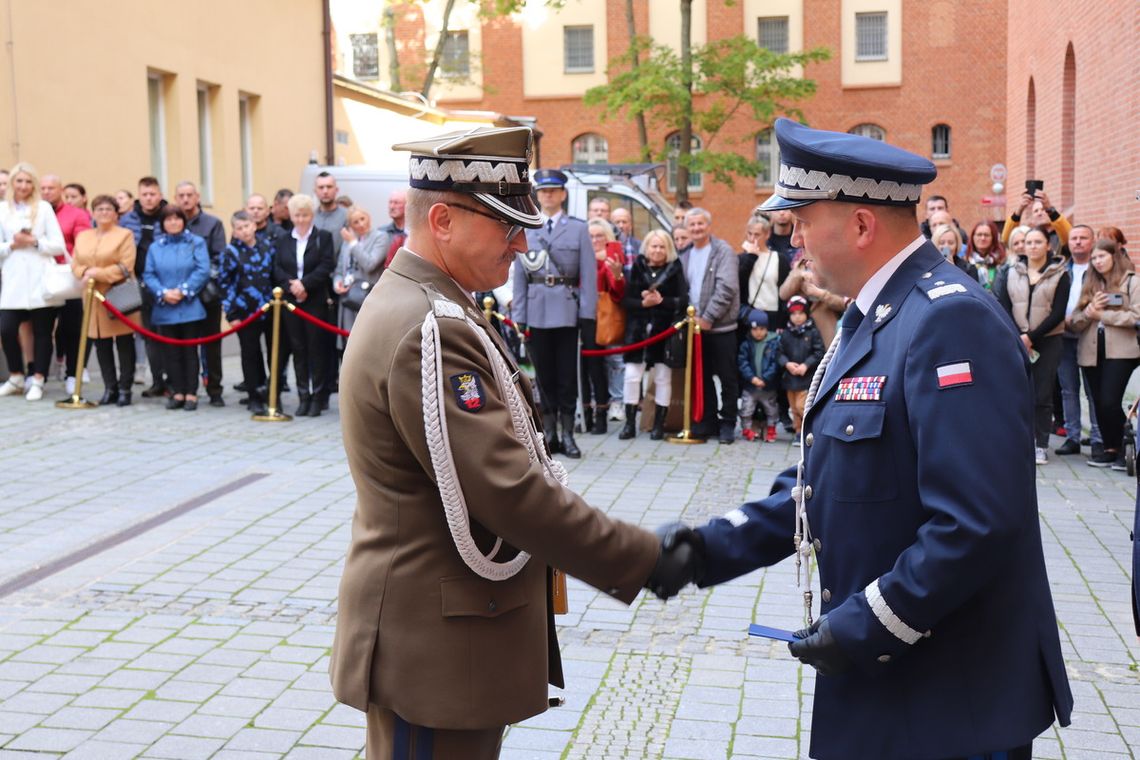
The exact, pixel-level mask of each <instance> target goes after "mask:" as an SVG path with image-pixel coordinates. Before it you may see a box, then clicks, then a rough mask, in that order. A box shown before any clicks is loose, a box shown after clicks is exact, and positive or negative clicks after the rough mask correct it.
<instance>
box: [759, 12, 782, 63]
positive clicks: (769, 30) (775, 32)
mask: <svg viewBox="0 0 1140 760" xmlns="http://www.w3.org/2000/svg"><path fill="white" fill-rule="evenodd" d="M756 26H757V31H756V41H757V43H758V44H759V45H760V47H762V48H764V49H765V50H771V51H772V52H773V53H780V54H783V53H786V52H788V17H787V16H771V17H768V18H761V19H757V20H756Z"/></svg>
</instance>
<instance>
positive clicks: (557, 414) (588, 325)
mask: <svg viewBox="0 0 1140 760" xmlns="http://www.w3.org/2000/svg"><path fill="white" fill-rule="evenodd" d="M533 181H534V186H535V188H536V191H535V194H536V195H537V196H538V207H539V209H540V210H541V212H542V226H541V227H539V228H538V229H536V230H532V229H528V230H527V231H526V243H527V248H528V249H529V250H528V251H527V252H526V253H525V254H523V255H521V256H518V257H516V258H515V263H514V273H513V275H512V282H513V285H514V296H513V298H512V301H511V318H512V319H513V320H514V321H515V323H516V324H518V325H520V326H521V327H522V328H523V331H524V332H525V331H526V330H527V329H528V328H529V330H530V342H529V344H528V350H529V351H530V356H531V360H532V361H533V362H534V371H535V375H536V376H537V377H536V379H537V380H538V391H539V396H540V399H539V400H540V401H541V403H542V417H543V427H544V429H545V430H546V434H547V436H549V439H550V444H551V449H552V450H553V451H555V452H560V453H562V454H565V455H566V456H568V457H570V458H572V459H577V458H579V457H580V456H582V452H581V451H580V450H579V448H578V444H577V443H576V442H575V441H574V409H575V407H576V406H577V403H578V379H577V378H578V330H579V328H581V331H582V334H583V335H585V336H593V335H594V332H595V329H596V327H595V325H596V323H595V319H596V318H597V317H596V310H597V306H598V274H597V271H598V270H597V263H596V260H595V258H594V247H593V246H592V245H591V244H590V234H589V232H588V231H587V229H586V223H585V222H583V221H582V220H581V219H575V218H574V217H571V216H567V215H566V213H565V212H564V211H563V210H562V204H563V203H564V202H565V200H566V175H565V174H563V173H562V172H560V171H558V170H557V169H539V170H538V171H536V172H535V173H534V180H533ZM591 342H592V341H591ZM556 423H557V424H559V425H561V428H562V430H561V434H558V433H556V430H557V428H556Z"/></svg>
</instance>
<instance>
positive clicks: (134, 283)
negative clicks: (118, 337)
mask: <svg viewBox="0 0 1140 760" xmlns="http://www.w3.org/2000/svg"><path fill="white" fill-rule="evenodd" d="M119 268H120V269H122V270H123V276H124V279H123V280H120V281H119V282H116V283H115V284H114V285H112V286H111V287H110V288H108V289H107V292H106V293H104V294H103V299H104V300H105V301H107V302H108V303H110V304H111V305H112V306H114V307H115V308H116V309H118V310H119V311H121V312H122V313H123V314H133V313H134V312H136V311H138V310H139V309H141V308H142V304H143V297H142V290H141V289H140V288H139V281H138V280H136V279H135V278H134V277H132V276H131V273H130V272H129V271H127V268H126V267H125V266H123V265H122V264H119ZM111 319H115V316H114V315H113V314H112V315H111Z"/></svg>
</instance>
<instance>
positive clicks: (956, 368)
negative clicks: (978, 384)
mask: <svg viewBox="0 0 1140 760" xmlns="http://www.w3.org/2000/svg"><path fill="white" fill-rule="evenodd" d="M935 371H936V372H937V373H938V387H939V389H942V388H955V387H957V386H959V385H973V384H974V370H973V368H972V367H971V366H970V362H954V363H953V364H943V365H941V366H939V367H936V368H935Z"/></svg>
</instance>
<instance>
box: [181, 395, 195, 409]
mask: <svg viewBox="0 0 1140 760" xmlns="http://www.w3.org/2000/svg"><path fill="white" fill-rule="evenodd" d="M182 408H183V409H185V410H186V411H188V412H194V411H197V410H198V399H196V398H193V399H191V398H188V399H186V403H185V404H183V405H182Z"/></svg>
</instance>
